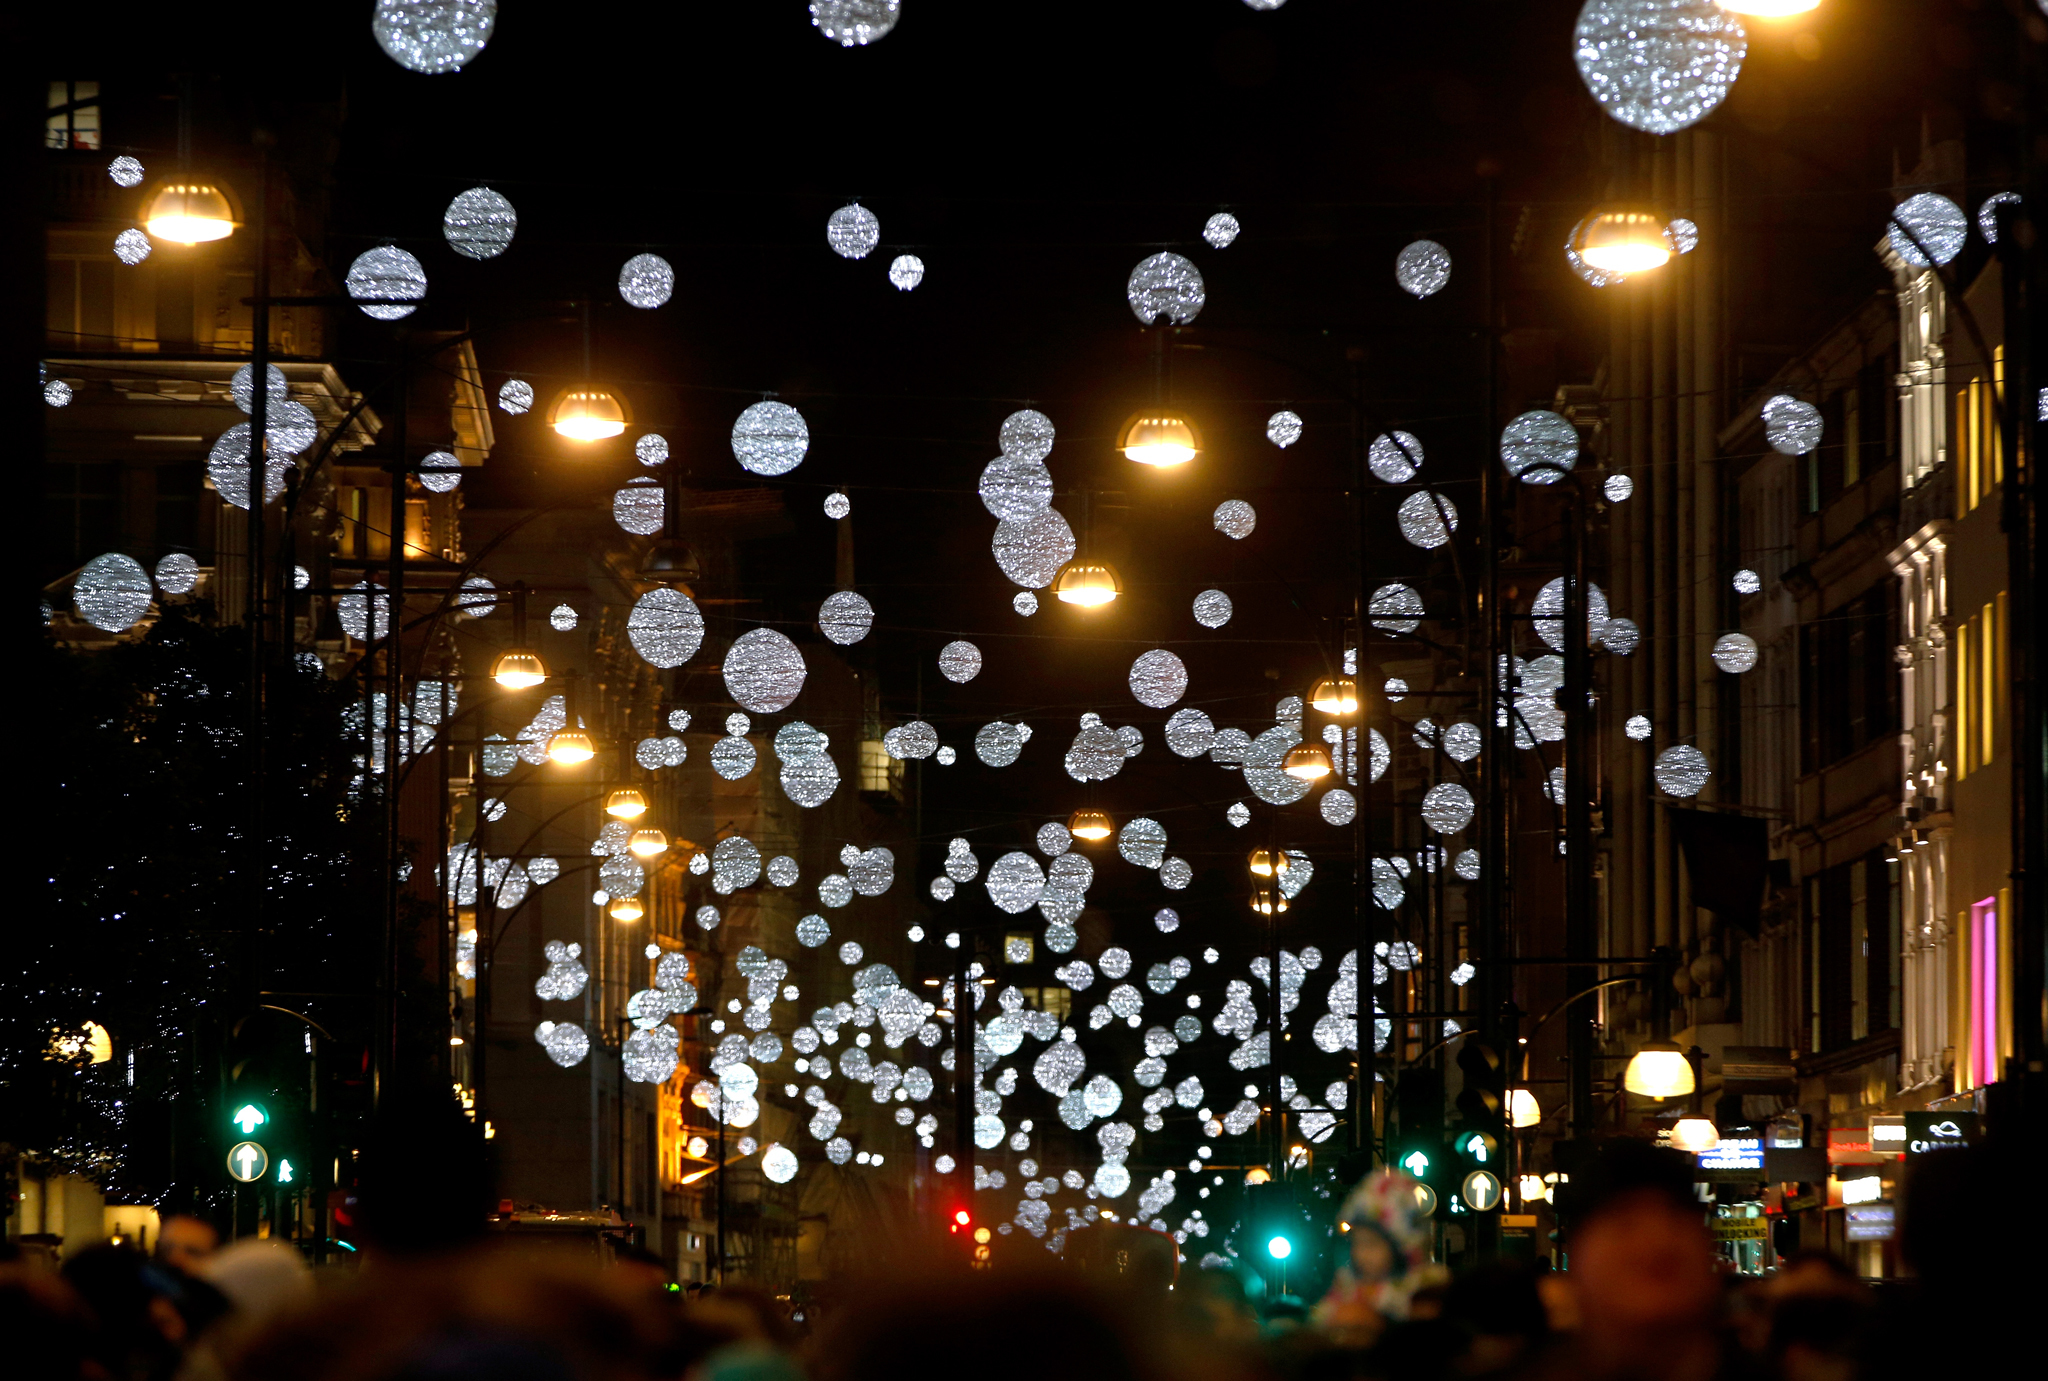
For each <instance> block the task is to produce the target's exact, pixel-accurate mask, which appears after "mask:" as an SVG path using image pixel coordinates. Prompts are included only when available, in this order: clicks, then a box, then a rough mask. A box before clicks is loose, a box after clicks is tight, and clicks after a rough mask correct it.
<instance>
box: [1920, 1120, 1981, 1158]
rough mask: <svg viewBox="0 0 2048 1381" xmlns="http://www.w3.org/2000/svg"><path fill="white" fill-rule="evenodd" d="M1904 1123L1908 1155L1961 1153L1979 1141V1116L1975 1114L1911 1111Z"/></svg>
mask: <svg viewBox="0 0 2048 1381" xmlns="http://www.w3.org/2000/svg"><path fill="white" fill-rule="evenodd" d="M1905 1121H1906V1146H1905V1150H1906V1154H1907V1155H1909V1156H1924V1155H1927V1154H1929V1153H1930V1152H1938V1151H1959V1150H1961V1149H1962V1148H1963V1147H1965V1146H1969V1145H1971V1144H1973V1143H1974V1142H1975V1141H1976V1140H1977V1114H1976V1113H1973V1112H1909V1113H1907V1114H1906V1119H1905Z"/></svg>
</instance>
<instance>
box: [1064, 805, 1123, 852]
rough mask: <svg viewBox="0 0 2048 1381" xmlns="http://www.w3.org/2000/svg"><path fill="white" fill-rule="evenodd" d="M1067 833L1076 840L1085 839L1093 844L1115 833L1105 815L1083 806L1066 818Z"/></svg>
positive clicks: (1113, 826)
mask: <svg viewBox="0 0 2048 1381" xmlns="http://www.w3.org/2000/svg"><path fill="white" fill-rule="evenodd" d="M1067 833H1068V834H1071V835H1073V836H1074V838H1076V839H1085V840H1087V841H1088V842H1089V843H1091V844H1095V843H1099V842H1101V841H1102V840H1104V839H1107V838H1109V837H1110V835H1112V834H1114V833H1116V826H1115V825H1114V824H1112V823H1111V822H1110V818H1109V817H1108V816H1107V815H1104V814H1103V813H1102V812H1101V811H1099V810H1096V809H1095V808H1094V807H1093V806H1083V807H1082V808H1081V809H1080V810H1077V811H1075V812H1074V813H1073V814H1072V815H1070V816H1068V817H1067Z"/></svg>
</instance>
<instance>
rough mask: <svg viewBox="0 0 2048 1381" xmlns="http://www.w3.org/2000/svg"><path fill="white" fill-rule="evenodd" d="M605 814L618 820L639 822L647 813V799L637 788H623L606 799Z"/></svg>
mask: <svg viewBox="0 0 2048 1381" xmlns="http://www.w3.org/2000/svg"><path fill="white" fill-rule="evenodd" d="M604 813H605V814H606V815H609V816H611V817H612V818H614V819H617V820H638V819H639V818H640V817H641V816H643V815H645V814H646V813H647V797H646V796H644V795H642V794H641V791H640V788H639V787H637V786H622V787H620V788H619V789H618V790H617V791H614V792H613V793H612V794H611V795H610V796H608V797H606V798H605V803H604Z"/></svg>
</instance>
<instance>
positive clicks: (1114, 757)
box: [1065, 715, 1130, 782]
mask: <svg viewBox="0 0 2048 1381" xmlns="http://www.w3.org/2000/svg"><path fill="white" fill-rule="evenodd" d="M1091 721H1092V722H1091ZM1129 756H1130V752H1129V750H1128V749H1127V748H1126V747H1125V745H1124V741H1123V740H1122V739H1121V738H1119V737H1117V733H1116V731H1115V730H1114V729H1111V728H1109V727H1108V726H1107V725H1105V724H1103V723H1102V721H1101V720H1099V719H1095V718H1094V716H1092V715H1091V716H1089V718H1088V719H1087V720H1084V721H1083V722H1082V725H1081V731H1080V732H1079V733H1077V734H1075V735H1074V741H1073V743H1072V744H1071V745H1069V747H1068V748H1067V756H1066V759H1065V766H1066V769H1067V775H1068V776H1070V777H1072V778H1073V779H1074V780H1075V781H1077V782H1106V781H1108V780H1109V779H1110V778H1111V777H1114V776H1115V775H1116V774H1117V773H1118V772H1120V771H1122V770H1123V765H1124V761H1125V759H1127V758H1128V757H1129Z"/></svg>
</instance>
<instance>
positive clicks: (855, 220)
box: [825, 201, 882, 259]
mask: <svg viewBox="0 0 2048 1381" xmlns="http://www.w3.org/2000/svg"><path fill="white" fill-rule="evenodd" d="M825 242H826V243H827V244H829V245H831V246H832V252H833V253H834V254H837V255H838V256H839V257H840V258H842V259H865V258H867V256H868V255H870V254H872V253H874V249H875V246H876V245H878V244H880V243H881V242H882V223H881V222H880V221H878V220H876V219H875V213H874V212H872V211H870V210H868V209H867V207H865V206H862V205H861V204H860V203H859V202H857V201H856V202H852V203H849V204H848V205H845V206H842V207H840V208H839V209H838V210H837V211H834V212H833V213H832V216H831V219H829V220H827V221H826V222H825Z"/></svg>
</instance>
